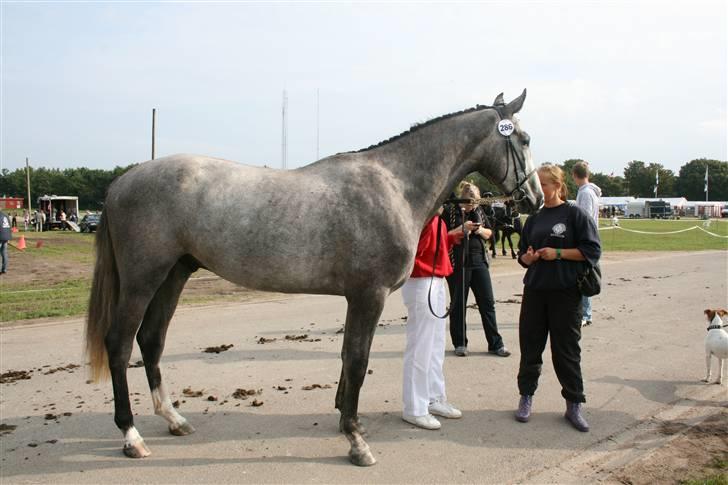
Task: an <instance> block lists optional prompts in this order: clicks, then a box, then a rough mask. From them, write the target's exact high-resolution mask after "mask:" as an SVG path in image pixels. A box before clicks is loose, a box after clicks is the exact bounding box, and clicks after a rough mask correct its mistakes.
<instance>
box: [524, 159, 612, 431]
mask: <svg viewBox="0 0 728 485" xmlns="http://www.w3.org/2000/svg"><path fill="white" fill-rule="evenodd" d="M538 178H539V180H540V181H541V189H542V190H543V193H544V207H543V208H542V209H541V210H540V211H539V212H537V213H536V214H534V215H532V216H530V217H529V218H528V219H527V220H526V224H525V225H524V226H523V232H522V234H521V240H520V241H519V245H518V249H519V251H518V262H519V263H520V264H521V266H523V267H524V268H527V271H526V275H525V276H524V278H523V286H524V288H523V300H522V302H521V314H520V317H519V322H518V337H519V341H520V346H521V362H520V366H519V369H518V391H519V393H520V394H521V399H520V401H519V403H518V410H517V411H516V413H515V418H516V420H517V421H520V422H522V423H525V422H527V421H528V420H529V419H530V416H531V407H532V404H533V395H534V393H535V392H536V388H537V387H538V378H539V376H540V375H541V367H542V365H543V360H542V355H543V351H544V349H545V347H546V340H547V339H548V340H550V341H551V358H552V361H553V364H554V370H555V371H556V376H557V377H558V379H559V383H560V384H561V395H562V396H563V397H564V399H566V413H565V414H564V417H565V418H566V419H567V420H568V421H569V422H570V423H571V425H572V426H574V427H575V428H576V429H578V430H579V431H584V432H586V431H589V424H588V423H587V421H586V418H585V417H584V415H583V414H582V404H583V403H584V402H586V397H585V395H584V382H583V380H582V376H581V347H580V346H579V340H580V339H581V293H580V292H579V289H578V287H577V285H576V280H577V275H578V273H579V271H580V270H581V268H582V267H583V263H582V261H585V260H586V261H588V262H589V263H591V264H592V265H595V264H596V263H597V262H598V261H599V257H600V256H601V243H600V241H599V231H598V230H597V226H596V224H594V221H593V219H592V218H591V216H589V215H588V214H587V213H586V212H584V211H583V210H582V209H581V208H579V207H577V206H575V205H572V204H569V203H568V202H566V200H567V190H566V183H565V182H564V172H563V171H562V170H561V169H560V168H559V167H558V166H556V165H550V164H544V165H542V166H541V167H540V168H539V169H538Z"/></svg>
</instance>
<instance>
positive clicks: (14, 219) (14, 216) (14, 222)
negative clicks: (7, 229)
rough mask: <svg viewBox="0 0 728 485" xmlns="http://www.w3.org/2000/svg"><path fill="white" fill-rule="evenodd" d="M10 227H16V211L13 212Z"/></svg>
mask: <svg viewBox="0 0 728 485" xmlns="http://www.w3.org/2000/svg"><path fill="white" fill-rule="evenodd" d="M12 227H18V213H17V212H13V218H12Z"/></svg>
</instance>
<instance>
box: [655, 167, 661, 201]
mask: <svg viewBox="0 0 728 485" xmlns="http://www.w3.org/2000/svg"><path fill="white" fill-rule="evenodd" d="M658 185H660V171H659V170H656V171H655V197H657V186H658Z"/></svg>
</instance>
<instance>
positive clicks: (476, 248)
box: [445, 182, 511, 357]
mask: <svg viewBox="0 0 728 485" xmlns="http://www.w3.org/2000/svg"><path fill="white" fill-rule="evenodd" d="M460 198H462V199H473V200H478V199H480V190H479V189H478V187H477V186H476V185H474V184H471V183H467V182H466V183H464V184H462V185H461V187H460ZM463 218H464V219H465V220H466V221H468V222H471V223H472V224H473V226H474V229H473V230H472V231H471V232H470V233H469V236H468V240H467V241H466V242H467V244H465V243H463V244H460V245H458V246H456V247H455V248H454V251H453V255H452V256H453V257H452V260H451V261H452V262H453V265H454V267H455V269H454V272H453V274H452V275H450V276H448V277H447V286H448V288H449V289H450V301H452V311H451V313H450V338H451V339H452V344H453V346H454V347H455V355H457V356H459V357H465V356H467V355H468V337H467V335H466V328H467V320H466V314H465V311H464V308H465V307H466V306H467V304H468V295H469V293H470V289H471V288H472V290H473V294H474V295H475V301H476V302H477V304H478V311H479V312H480V320H481V323H482V325H483V331H484V332H485V339H486V340H487V341H488V352H489V353H491V354H495V355H498V356H500V357H508V356H509V355H511V353H510V352H509V351H508V349H506V347H505V345H504V344H503V338H502V337H501V335H500V333H498V322H497V320H496V314H495V298H494V296H493V284H492V282H491V279H490V270H489V266H490V257H489V254H488V249H487V246H486V244H487V241H488V239H489V238H490V237H491V235H492V234H493V232H492V231H491V229H490V228H489V227H488V219H487V218H486V217H485V214H484V213H483V210H482V209H481V207H480V205H479V204H477V203H475V204H457V205H450V206H449V208H448V213H447V214H446V216H445V219H446V220H447V221H448V229H450V230H453V229H455V228H458V227H459V228H462V224H463ZM466 246H467V251H466V253H465V285H463V251H464V250H465V247H466ZM463 286H464V288H463Z"/></svg>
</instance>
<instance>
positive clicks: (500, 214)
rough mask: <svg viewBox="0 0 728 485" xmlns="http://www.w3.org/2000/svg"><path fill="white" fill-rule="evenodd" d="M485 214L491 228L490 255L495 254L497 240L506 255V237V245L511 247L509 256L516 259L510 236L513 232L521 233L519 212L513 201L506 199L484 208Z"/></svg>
mask: <svg viewBox="0 0 728 485" xmlns="http://www.w3.org/2000/svg"><path fill="white" fill-rule="evenodd" d="M485 214H486V216H487V217H488V222H490V226H491V228H492V230H493V234H492V235H491V236H490V250H491V253H492V256H493V257H494V258H495V256H496V246H497V245H498V240H499V239H500V241H501V251H502V252H503V256H506V255H507V254H508V253H506V239H508V246H510V248H511V257H512V258H513V259H516V257H517V255H516V252H515V251H514V250H513V240H512V239H511V236H513V234H518V235H519V236H520V235H521V229H523V226H522V224H521V214H520V213H519V212H518V209H516V207H515V204H514V203H513V201H511V200H509V201H506V202H505V203H504V204H493V205H491V206H490V208H489V209H488V208H486V210H485Z"/></svg>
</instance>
